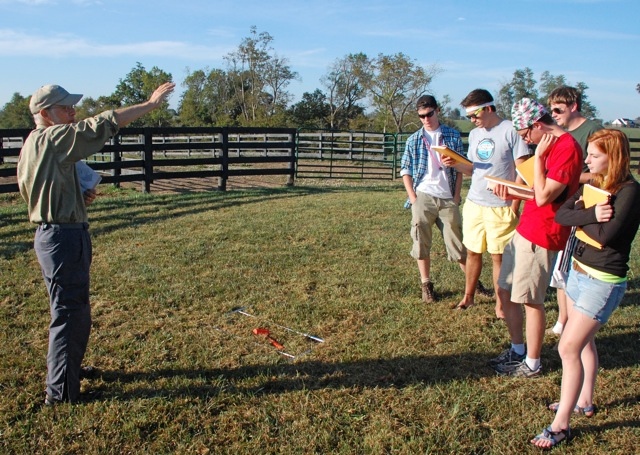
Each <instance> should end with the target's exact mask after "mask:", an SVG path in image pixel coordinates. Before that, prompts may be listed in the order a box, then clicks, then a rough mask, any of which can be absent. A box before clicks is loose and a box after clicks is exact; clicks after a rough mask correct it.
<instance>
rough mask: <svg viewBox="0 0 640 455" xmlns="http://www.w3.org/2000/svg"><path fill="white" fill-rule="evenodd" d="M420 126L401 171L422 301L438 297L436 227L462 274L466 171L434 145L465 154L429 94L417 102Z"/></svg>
mask: <svg viewBox="0 0 640 455" xmlns="http://www.w3.org/2000/svg"><path fill="white" fill-rule="evenodd" d="M416 109H417V113H418V117H419V118H420V121H421V122H422V128H420V129H419V130H418V131H416V132H415V133H413V134H412V135H411V136H409V138H408V139H407V142H406V144H405V151H404V154H403V156H402V163H401V167H400V175H401V176H402V182H403V184H404V187H405V189H406V191H407V195H408V197H409V198H408V200H407V203H406V204H405V207H409V206H410V207H411V239H412V241H413V247H412V249H411V256H412V257H413V258H414V259H416V261H417V264H418V270H419V272H420V279H421V283H422V284H421V288H422V300H423V301H424V302H426V303H432V302H435V301H436V300H437V296H436V294H435V291H434V287H433V282H432V281H431V257H430V255H431V245H432V240H433V238H432V227H433V225H434V224H435V225H436V226H437V227H438V229H439V230H440V232H441V233H442V237H443V239H444V244H445V247H446V250H447V255H448V258H449V260H450V261H456V262H458V263H459V264H460V268H461V269H462V271H463V272H464V270H465V262H466V251H465V248H464V245H463V244H462V220H461V217H460V209H459V207H458V205H459V204H460V190H461V188H462V175H461V174H460V173H458V172H457V171H456V170H455V169H453V168H452V167H446V166H444V165H443V164H442V157H441V155H440V154H439V153H438V152H436V151H435V150H433V149H432V148H431V147H432V146H434V145H446V146H447V147H448V148H450V149H451V150H453V151H454V152H457V153H458V154H460V155H463V156H464V149H463V145H462V139H461V138H460V133H459V132H458V131H457V130H455V129H453V128H450V127H448V126H446V125H441V124H440V121H439V120H438V113H439V111H440V108H439V107H438V103H437V101H436V99H435V98H434V97H433V96H431V95H423V96H421V97H420V98H418V100H417V102H416Z"/></svg>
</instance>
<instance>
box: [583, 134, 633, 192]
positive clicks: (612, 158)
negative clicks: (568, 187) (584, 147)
mask: <svg viewBox="0 0 640 455" xmlns="http://www.w3.org/2000/svg"><path fill="white" fill-rule="evenodd" d="M587 142H588V143H589V144H594V145H596V146H597V147H598V148H599V149H600V150H601V151H602V153H604V154H605V155H607V157H608V163H609V170H608V171H607V175H606V176H604V175H601V174H595V176H594V178H593V180H592V183H593V184H594V186H597V187H598V188H602V189H603V190H605V191H608V192H609V193H611V194H615V193H617V192H618V191H619V190H620V188H621V187H622V185H624V184H625V183H626V182H627V181H628V180H629V177H630V176H631V170H630V152H629V139H628V138H627V136H626V135H625V134H624V133H623V132H622V131H620V130H613V129H604V130H599V131H596V132H595V133H593V134H592V135H591V136H589V139H588V141H587Z"/></svg>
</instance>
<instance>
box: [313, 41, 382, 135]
mask: <svg viewBox="0 0 640 455" xmlns="http://www.w3.org/2000/svg"><path fill="white" fill-rule="evenodd" d="M370 67H371V62H370V61H369V59H368V57H367V56H366V54H363V53H358V54H349V55H347V56H346V57H344V58H342V59H337V60H336V61H335V62H334V63H333V64H332V65H331V67H330V68H329V72H328V73H327V74H326V75H324V76H322V78H321V79H320V82H321V83H322V85H323V86H324V88H325V89H326V93H327V99H328V101H329V109H330V112H329V127H330V128H332V129H333V128H338V129H344V128H345V127H347V125H348V124H349V122H350V120H352V119H354V118H356V117H357V116H359V115H361V114H362V113H363V111H364V108H363V107H362V106H360V105H359V104H358V102H359V101H360V100H362V99H364V98H365V97H366V89H365V85H366V84H367V81H368V80H369V79H370V70H369V68H370Z"/></svg>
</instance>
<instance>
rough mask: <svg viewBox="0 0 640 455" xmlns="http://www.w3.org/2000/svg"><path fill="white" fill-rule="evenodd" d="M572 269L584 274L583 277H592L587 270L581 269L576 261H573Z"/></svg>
mask: <svg viewBox="0 0 640 455" xmlns="http://www.w3.org/2000/svg"><path fill="white" fill-rule="evenodd" d="M571 268H573V270H575V271H576V272H578V273H582V274H583V275H586V276H588V277H589V278H591V275H589V274H588V273H587V271H586V270H585V269H583V268H582V267H580V264H578V263H577V262H576V261H573V265H572V266H571Z"/></svg>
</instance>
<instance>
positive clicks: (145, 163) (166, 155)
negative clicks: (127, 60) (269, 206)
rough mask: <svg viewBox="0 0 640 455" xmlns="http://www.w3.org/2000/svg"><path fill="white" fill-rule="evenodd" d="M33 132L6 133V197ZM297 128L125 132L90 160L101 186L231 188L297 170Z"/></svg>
mask: <svg viewBox="0 0 640 455" xmlns="http://www.w3.org/2000/svg"><path fill="white" fill-rule="evenodd" d="M29 132H30V131H29V130H25V129H20V130H6V129H5V130H0V138H1V139H2V144H3V146H2V149H1V150H0V160H2V161H3V162H4V164H2V166H0V193H8V192H15V191H18V185H17V181H16V177H15V175H16V164H17V157H18V155H19V153H20V148H21V147H22V143H23V141H24V139H25V138H26V136H27V135H28V134H29ZM296 132H297V131H296V130H295V129H293V128H233V127H229V128H227V127H224V128H206V127H202V128H123V129H122V130H120V132H119V133H118V134H117V135H116V136H115V137H114V138H113V139H111V140H110V141H109V142H108V143H107V144H105V146H104V148H103V149H102V150H101V151H100V152H99V153H97V154H95V155H92V156H91V157H90V158H89V159H88V160H87V162H88V163H89V164H90V165H91V167H92V168H93V169H94V170H96V171H98V172H99V173H100V174H101V175H102V182H101V183H112V184H115V185H119V184H120V183H123V182H142V184H143V186H144V191H146V192H149V191H150V190H151V184H152V183H153V182H154V181H157V180H163V179H181V178H204V177H218V189H220V190H225V189H226V182H227V179H228V178H229V177H233V176H255V175H285V176H287V184H293V180H294V177H295V167H296V153H295V150H296Z"/></svg>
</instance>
